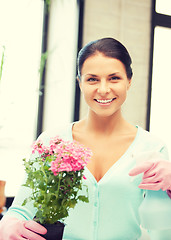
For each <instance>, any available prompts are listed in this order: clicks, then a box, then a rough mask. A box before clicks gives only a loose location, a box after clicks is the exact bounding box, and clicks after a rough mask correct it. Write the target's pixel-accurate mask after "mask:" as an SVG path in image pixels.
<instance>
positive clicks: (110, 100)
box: [96, 98, 113, 103]
mask: <svg viewBox="0 0 171 240" xmlns="http://www.w3.org/2000/svg"><path fill="white" fill-rule="evenodd" d="M96 100H97V102H99V103H110V102H112V100H113V98H112V99H108V100H99V99H96Z"/></svg>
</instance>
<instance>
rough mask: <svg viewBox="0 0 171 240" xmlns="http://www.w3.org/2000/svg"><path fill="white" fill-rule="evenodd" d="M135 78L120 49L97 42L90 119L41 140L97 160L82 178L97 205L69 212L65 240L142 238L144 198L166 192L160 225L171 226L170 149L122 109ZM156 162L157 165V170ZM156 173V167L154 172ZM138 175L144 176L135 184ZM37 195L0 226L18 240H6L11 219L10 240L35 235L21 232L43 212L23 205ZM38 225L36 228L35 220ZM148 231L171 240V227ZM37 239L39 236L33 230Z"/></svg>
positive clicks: (81, 61)
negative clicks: (82, 150)
mask: <svg viewBox="0 0 171 240" xmlns="http://www.w3.org/2000/svg"><path fill="white" fill-rule="evenodd" d="M131 78H132V69H131V58H130V56H129V53H128V51H127V50H126V48H125V47H124V46H123V45H122V44H121V43H120V42H118V41H117V40H115V39H113V38H104V39H99V40H97V41H93V42H91V43H89V44H88V45H86V46H85V47H84V48H83V49H82V50H81V51H80V53H79V56H78V81H79V85H80V88H81V91H82V93H83V95H84V98H85V100H86V103H87V105H88V107H89V111H88V114H87V116H86V117H85V118H84V119H82V120H80V121H77V122H73V123H71V124H69V125H67V126H63V128H60V129H59V130H58V131H54V132H53V133H52V134H50V133H44V134H43V135H41V136H40V138H39V139H42V141H43V142H46V143H48V141H49V140H50V137H52V135H56V134H57V135H59V136H60V137H61V138H64V139H66V140H75V141H77V142H79V143H81V144H83V145H84V146H86V147H88V148H89V149H91V150H92V153H93V155H92V157H91V160H90V162H88V164H87V167H86V168H85V170H84V175H85V178H84V179H82V181H83V183H84V184H86V185H87V186H88V192H89V202H88V203H82V202H80V203H78V204H77V205H76V206H75V208H74V209H71V210H70V211H69V216H68V217H67V218H66V219H65V223H66V226H65V230H64V236H63V239H64V240H80V239H82V240H104V239H105V240H110V239H112V240H123V239H127V240H138V239H140V237H141V214H140V213H139V208H140V206H142V204H143V203H144V202H145V203H147V205H148V200H146V197H145V198H144V196H145V194H146V192H147V190H148V189H151V190H156V189H158V190H159V189H160V190H161V189H162V190H161V191H159V192H156V196H157V198H158V199H159V201H162V200H160V197H161V196H163V194H164V196H165V198H166V199H167V204H164V207H165V211H163V210H162V209H160V214H158V216H157V214H155V216H156V218H158V220H159V219H160V218H161V216H162V219H164V220H166V219H168V218H169V217H170V212H169V211H171V201H170V198H169V197H168V195H167V193H166V192H165V190H166V189H170V188H171V187H170V186H171V182H170V181H169V180H168V179H169V178H168V176H169V177H170V178H171V163H170V162H168V161H166V160H164V159H167V158H168V156H167V148H166V146H165V144H163V142H162V141H161V140H159V139H157V138H156V137H154V136H153V135H152V134H150V133H149V132H147V131H145V130H144V129H142V128H141V127H139V126H134V125H131V124H130V123H129V122H127V121H126V120H125V119H124V117H123V116H122V110H121V108H122V105H123V103H124V102H125V100H126V96H127V91H128V90H129V88H130V86H131ZM151 153H155V154H151ZM149 160H150V161H153V162H154V164H153V163H151V164H149V163H148V161H149ZM138 161H139V162H140V163H141V162H144V161H145V163H146V164H145V166H143V167H142V166H141V169H139V167H137V168H138V169H137V168H136V171H135V170H134V171H131V174H130V175H129V172H130V170H131V169H132V168H134V167H135V166H136V163H137V162H138ZM155 163H156V164H155ZM148 166H152V169H151V167H148ZM149 168H150V169H149ZM163 169H164V170H163ZM144 171H145V173H144V175H143V182H142V183H143V184H140V183H141V181H142V175H138V174H139V173H143V172H144ZM133 175H138V176H137V177H136V178H133V179H132V177H131V176H133ZM154 175H155V180H154V178H153V177H154ZM161 179H162V180H161ZM153 180H154V181H153ZM152 183H153V184H152ZM144 184H145V187H144ZM142 185H143V186H142ZM84 191H85V190H84V189H80V194H82V195H84V193H85V192H84ZM148 192H150V191H148ZM152 192H153V191H152ZM47 195H48V192H47ZM29 196H30V192H29V190H28V189H25V188H24V187H23V186H22V187H21V188H20V191H19V194H18V195H17V196H16V198H15V200H14V202H13V205H12V206H11V208H10V209H9V211H8V212H7V214H6V216H5V217H4V218H3V220H2V221H1V223H0V231H1V232H2V235H3V237H2V239H1V240H9V239H10V237H9V238H6V233H7V232H9V227H8V226H9V225H8V224H7V223H8V222H10V219H11V222H10V223H11V225H10V236H15V238H17V237H18V238H19V237H20V239H23V240H24V239H25V238H24V237H25V236H27V227H25V228H24V229H23V233H22V234H19V233H20V231H19V229H20V226H21V225H22V223H23V225H24V226H26V225H25V224H27V222H26V220H25V219H27V220H31V219H33V218H34V216H35V212H36V211H37V209H35V208H34V206H33V204H32V203H29V204H27V205H25V206H24V207H23V206H21V204H22V202H23V200H24V199H25V198H26V197H29ZM151 209H152V212H155V213H156V212H157V213H158V210H159V209H158V208H157V206H155V205H153V204H152V207H151ZM141 213H142V212H141ZM147 216H148V212H147ZM151 216H153V214H151ZM18 219H20V220H18ZM147 219H148V218H147ZM23 220H24V221H23ZM157 222H158V223H160V221H157ZM31 223H32V226H36V223H35V222H34V221H31ZM39 227H41V226H40V225H39ZM146 229H148V230H149V235H150V237H151V240H156V239H157V240H166V239H167V240H169V239H171V224H170V222H169V224H168V225H167V229H163V226H162V225H161V224H158V228H155V224H154V225H153V229H152V231H151V225H150V224H149V225H148V224H147V225H146ZM29 232H30V234H33V232H34V234H35V231H34V230H33V228H31V229H30V230H29ZM37 233H38V231H37ZM156 234H157V235H158V236H159V237H158V238H156ZM35 239H39V238H35ZM41 239H42V238H41ZM42 240H43V239H42Z"/></svg>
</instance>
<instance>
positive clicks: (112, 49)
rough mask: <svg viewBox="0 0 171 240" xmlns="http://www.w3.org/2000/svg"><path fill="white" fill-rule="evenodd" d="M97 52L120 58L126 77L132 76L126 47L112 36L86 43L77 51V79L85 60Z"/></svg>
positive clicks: (79, 76) (130, 62)
mask: <svg viewBox="0 0 171 240" xmlns="http://www.w3.org/2000/svg"><path fill="white" fill-rule="evenodd" d="M98 52H100V53H102V54H104V55H105V56H107V57H111V58H115V59H118V60H120V61H121V62H122V63H123V64H124V66H125V69H126V73H127V77H128V79H131V78H132V75H133V72H132V68H131V64H132V60H131V57H130V55H129V53H128V51H127V49H126V48H125V47H124V45H123V44H122V43H120V42H119V41H117V40H116V39H114V38H102V39H98V40H96V41H92V42H90V43H88V44H87V45H85V46H84V47H83V48H82V49H81V50H80V51H79V53H78V59H77V68H78V78H79V79H81V69H82V66H83V64H84V62H85V60H86V59H87V58H89V57H90V56H92V55H95V54H97V53H98Z"/></svg>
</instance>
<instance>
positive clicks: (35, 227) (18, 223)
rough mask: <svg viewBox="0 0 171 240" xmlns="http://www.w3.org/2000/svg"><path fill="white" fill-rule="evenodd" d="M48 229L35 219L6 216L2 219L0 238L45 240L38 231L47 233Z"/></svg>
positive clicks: (1, 239) (6, 239) (9, 239)
mask: <svg viewBox="0 0 171 240" xmlns="http://www.w3.org/2000/svg"><path fill="white" fill-rule="evenodd" d="M46 232H47V230H46V228H44V227H43V226H42V225H40V224H39V223H37V222H35V221H33V220H29V221H26V220H19V219H17V218H15V217H12V216H5V217H3V218H2V220H1V221H0V240H24V239H29V240H45V238H43V237H41V236H40V235H38V234H37V233H40V234H46Z"/></svg>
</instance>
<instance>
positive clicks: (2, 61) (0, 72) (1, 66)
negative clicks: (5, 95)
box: [0, 46, 5, 81]
mask: <svg viewBox="0 0 171 240" xmlns="http://www.w3.org/2000/svg"><path fill="white" fill-rule="evenodd" d="M2 48H3V51H2V57H1V62H0V81H1V78H2V70H3V65H4V56H5V46H3V47H2Z"/></svg>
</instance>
